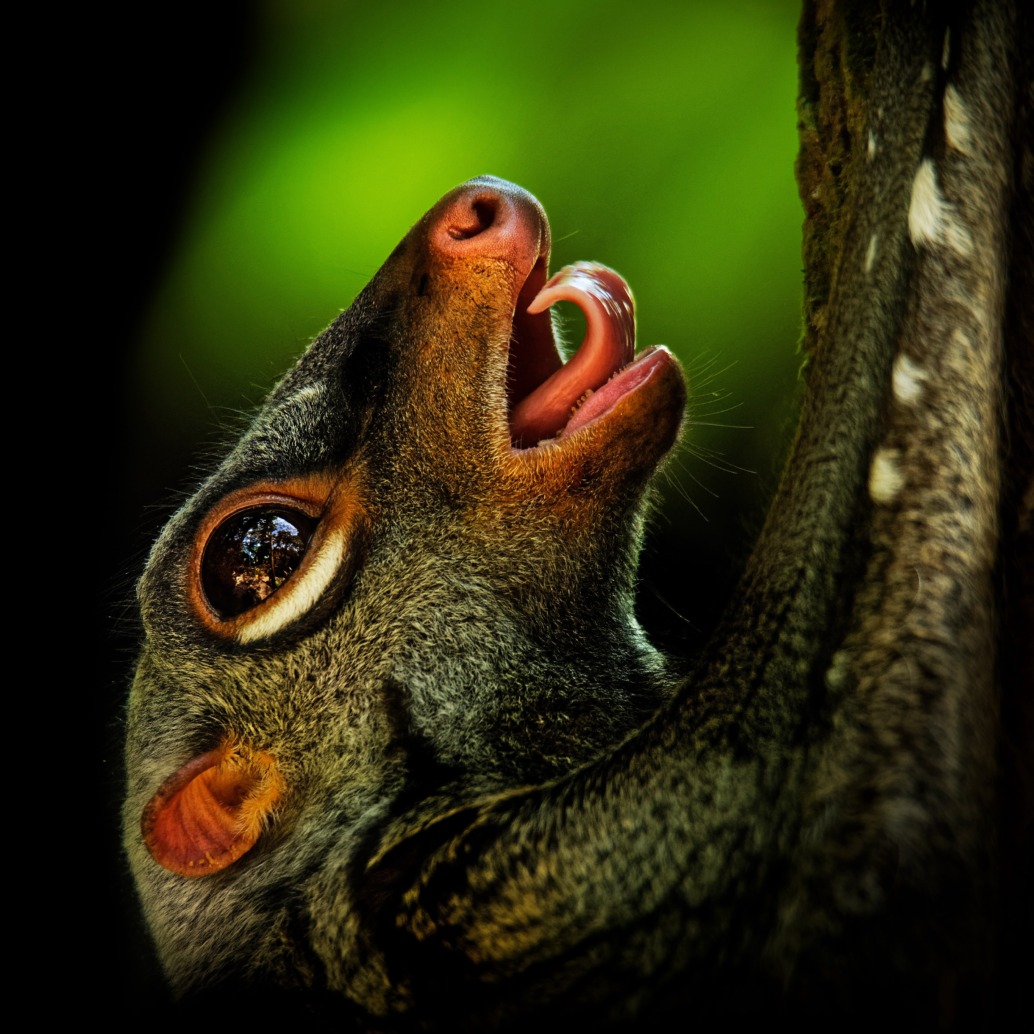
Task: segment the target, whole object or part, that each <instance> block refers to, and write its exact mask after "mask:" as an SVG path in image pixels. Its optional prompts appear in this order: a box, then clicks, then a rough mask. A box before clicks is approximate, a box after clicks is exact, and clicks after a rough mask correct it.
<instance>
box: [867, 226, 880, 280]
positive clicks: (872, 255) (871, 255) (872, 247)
mask: <svg viewBox="0 0 1034 1034" xmlns="http://www.w3.org/2000/svg"><path fill="white" fill-rule="evenodd" d="M878 237H879V234H876V233H874V234H873V235H872V236H871V237H870V238H869V247H868V248H866V249H865V272H866V273H869V272H871V271H872V264H873V262H875V261H876V241H877V238H878Z"/></svg>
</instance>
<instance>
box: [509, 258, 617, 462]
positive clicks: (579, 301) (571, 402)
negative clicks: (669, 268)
mask: <svg viewBox="0 0 1034 1034" xmlns="http://www.w3.org/2000/svg"><path fill="white" fill-rule="evenodd" d="M560 301H566V302H574V303H575V305H577V306H578V307H579V308H580V309H581V310H582V312H583V313H585V340H584V341H583V342H582V344H581V346H580V347H579V349H578V351H577V352H576V353H575V354H574V355H573V356H572V357H571V358H570V359H569V360H568V362H567V364H566V365H565V366H562V367H561V368H560V369H559V370H557V372H556V373H554V374H553V375H552V376H551V377H549V378H547V379H546V380H545V381H543V383H542V384H540V385H539V386H538V387H537V388H536V389H535V390H534V391H533V392H531V394H529V395H526V396H525V397H524V398H523V399H521V401H520V402H518V403H517V405H515V406H514V407H513V410H512V412H511V413H510V433H511V436H512V438H513V442H514V444H515V445H518V446H524V447H529V446H533V445H536V444H537V443H538V442H540V441H542V440H543V439H544V438H553V437H554V436H555V435H556V434H557V432H558V431H560V430H561V429H562V428H563V427H564V425H565V424H566V423H567V421H568V419H569V418H570V416H571V411H572V410H573V409H574V407H575V406H576V405H578V403H579V402H580V401H581V399H582V397H583V396H584V395H585V394H586V393H587V392H592V391H595V390H596V389H597V388H599V387H601V386H602V385H604V384H606V382H607V381H608V380H609V379H610V378H611V377H612V376H613V375H614V373H616V372H617V371H618V370H620V369H621V367H623V366H625V365H626V364H627V363H630V362H631V361H632V359H633V358H634V357H635V311H634V308H633V303H632V292H631V291H630V290H629V288H628V285H627V284H626V283H625V281H624V280H622V279H621V277H620V276H618V274H617V273H615V272H614V271H613V270H612V269H608V268H607V267H606V266H601V265H599V264H598V263H596V262H579V263H576V264H575V265H572V266H565V267H564V268H563V269H561V270H560V272H558V273H557V274H556V275H555V276H554V277H553V278H552V279H551V280H549V281H548V283H547V284H546V285H545V286H544V287H543V288H542V290H541V291H539V293H538V294H537V295H536V296H535V298H534V300H533V301H532V303H531V305H529V306H528V312H530V313H537V312H544V311H545V310H546V309H548V308H549V307H550V306H551V305H553V304H554V303H555V302H560Z"/></svg>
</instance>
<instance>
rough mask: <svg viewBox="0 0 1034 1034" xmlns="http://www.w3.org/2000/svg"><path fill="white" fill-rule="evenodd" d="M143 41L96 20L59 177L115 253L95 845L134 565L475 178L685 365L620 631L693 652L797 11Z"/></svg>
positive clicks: (768, 408)
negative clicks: (673, 433)
mask: <svg viewBox="0 0 1034 1034" xmlns="http://www.w3.org/2000/svg"><path fill="white" fill-rule="evenodd" d="M97 17H98V18H100V17H102V15H97ZM107 17H111V18H112V19H115V16H114V15H110V16H107ZM135 17H136V18H137V19H138V20H137V21H136V22H133V23H127V22H126V21H125V20H124V19H123V18H121V17H120V18H119V19H118V20H117V21H118V24H117V25H115V24H114V22H113V25H112V26H111V31H110V32H108V31H106V30H107V28H108V27H107V26H105V25H104V24H103V23H101V24H100V26H99V28H100V32H98V33H97V35H98V37H105V38H106V39H107V40H108V43H107V45H106V46H105V47H104V48H102V49H101V50H99V51H98V50H96V49H95V50H92V51H90V52H89V53H86V54H84V60H85V61H86V63H87V65H88V66H89V76H88V77H87V81H88V82H89V83H90V87H89V91H88V93H87V94H86V96H85V97H84V98H83V99H82V105H83V107H84V108H86V109H89V110H88V111H87V112H86V117H85V118H84V124H86V125H88V127H89V146H88V147H85V148H84V149H83V151H82V153H81V154H76V155H75V156H74V157H75V158H76V159H77V160H80V162H81V164H82V165H83V167H84V168H87V169H88V172H84V173H83V175H84V177H85V176H92V179H89V181H88V182H89V184H90V189H91V190H93V192H94V196H91V197H89V198H87V199H86V200H85V201H84V203H83V209H84V211H86V212H87V219H88V220H89V221H90V222H92V226H88V227H87V229H86V230H85V234H86V237H85V239H86V241H87V244H88V245H90V246H92V244H93V242H94V241H99V242H101V243H102V244H103V245H105V246H106V251H102V250H101V249H100V248H98V249H97V250H96V251H95V252H94V253H93V254H94V255H95V260H94V261H95V266H96V268H93V269H90V268H84V269H83V270H82V275H83V278H84V285H83V286H84V297H85V299H86V301H85V302H84V303H83V304H84V306H85V308H86V316H85V319H84V324H85V325H86V326H88V327H90V328H103V329H104V333H105V334H106V335H107V338H108V339H109V340H108V341H106V343H105V345H104V346H103V347H100V348H97V349H93V350H91V351H89V352H88V354H87V357H88V359H89V361H90V362H96V363H98V364H101V363H107V364H109V366H110V371H111V377H110V380H111V384H112V385H113V398H112V399H111V400H108V399H102V400H101V402H100V404H98V402H97V400H96V399H95V398H94V397H93V396H92V395H89V394H88V393H85V392H84V394H85V395H86V404H87V406H88V407H89V409H90V414H91V420H96V421H97V422H98V424H99V425H100V426H99V430H98V431H97V432H96V435H97V439H98V440H100V441H102V442H104V443H105V446H106V448H105V449H104V450H101V451H102V452H103V453H106V454H107V459H108V463H109V466H110V470H111V479H110V485H109V487H108V495H107V501H106V506H107V511H106V512H107V513H110V514H111V515H113V516H112V518H111V520H110V521H107V522H105V523H104V527H103V529H102V538H103V541H102V543H101V548H100V549H99V562H100V563H101V564H102V565H103V566H104V567H105V568H106V571H105V572H104V573H103V574H102V576H101V584H102V586H103V592H102V605H101V614H100V620H101V628H100V631H99V634H98V637H97V638H98V641H99V642H100V644H101V653H102V667H101V673H100V677H99V684H100V691H99V692H98V693H97V694H96V696H95V697H94V698H93V703H92V706H93V707H94V708H95V710H96V713H97V714H98V715H99V716H100V722H101V725H102V729H101V731H100V739H99V742H100V743H101V749H100V751H99V752H98V753H99V763H100V766H101V770H100V774H99V778H100V780H101V784H102V786H103V787H104V789H105V797H106V801H107V805H106V807H107V811H106V812H105V814H104V839H105V840H106V841H107V842H110V844H111V845H112V847H115V845H116V843H117V838H118V834H117V826H118V815H117V807H118V800H119V797H120V795H121V772H120V763H119V760H118V759H119V754H120V744H121V728H120V719H119V717H118V715H119V712H120V707H121V702H122V700H123V698H124V694H125V688H126V680H127V678H128V672H129V670H130V667H131V662H132V655H133V652H134V650H135V643H136V637H137V632H136V627H135V619H134V616H133V614H134V607H133V603H132V583H133V581H134V579H135V577H136V575H137V574H138V572H139V570H140V567H141V566H142V563H143V557H144V555H145V553H146V549H147V546H148V544H149V542H150V541H152V540H153V538H154V536H155V535H156V534H157V532H158V530H159V529H160V527H161V525H162V523H163V522H164V520H165V519H166V518H167V517H168V515H169V513H170V512H171V510H172V509H173V508H174V507H175V506H176V504H177V502H178V500H179V499H181V498H182V497H183V494H184V493H185V492H188V491H189V490H190V487H191V485H192V484H194V483H196V481H197V478H198V477H199V473H200V472H201V471H203V470H204V468H205V466H206V465H207V463H208V461H207V459H206V457H209V456H211V455H213V453H217V452H218V445H219V443H221V442H225V441H227V440H228V438H229V436H230V435H231V434H232V433H233V430H234V429H235V428H238V427H239V426H240V417H241V414H242V413H243V412H247V411H248V410H249V409H251V408H252V407H253V406H254V405H255V404H257V403H258V402H259V401H260V400H261V398H262V396H263V394H264V393H265V391H266V390H267V389H268V388H269V387H270V386H271V385H272V383H273V382H274V381H275V380H276V378H277V377H278V376H279V375H280V374H281V373H282V372H283V371H284V370H285V369H286V368H287V367H288V366H289V365H290V363H291V362H292V360H293V358H294V357H295V356H296V355H297V354H298V353H299V352H300V351H301V350H302V349H303V348H304V347H305V346H306V344H307V343H308V342H309V340H311V338H312V337H313V336H314V335H315V334H317V333H318V332H319V331H320V330H321V329H322V328H323V327H324V326H325V325H326V324H327V323H328V322H329V321H330V320H332V319H333V318H334V317H335V315H336V314H337V313H338V312H339V311H340V310H341V309H343V308H345V307H347V306H348V305H349V303H350V302H351V300H352V298H353V297H354V296H355V295H356V293H357V292H358V291H359V290H360V288H361V287H362V286H363V285H364V284H365V282H366V281H367V280H368V278H369V277H370V276H371V275H372V274H373V273H374V272H375V271H376V269H377V268H378V267H379V265H380V264H381V262H382V261H383V260H384V259H385V258H386V257H387V255H388V253H389V252H390V251H391V249H392V248H393V247H394V245H395V244H396V243H397V242H398V241H399V240H400V239H401V238H402V237H403V235H404V234H405V233H406V231H407V230H408V228H409V227H410V226H411V225H412V224H413V223H414V222H415V221H416V220H417V219H418V218H419V217H420V216H421V215H422V214H423V212H424V211H425V210H426V209H427V208H429V207H430V206H431V205H432V204H433V203H434V202H435V201H436V200H437V199H438V198H439V197H440V196H441V195H442V194H443V193H445V192H446V191H447V190H449V189H450V188H452V187H453V186H455V185H456V184H457V183H460V182H462V181H463V180H465V179H468V178H470V177H471V176H475V175H479V174H481V173H486V172H487V173H492V174H495V175H497V176H501V177H504V178H506V179H510V180H513V181H515V182H517V183H519V184H521V185H522V186H524V187H526V188H528V189H529V190H531V191H532V192H533V193H534V194H536V196H537V197H538V198H539V199H540V200H541V201H542V202H543V204H544V205H545V207H546V210H547V211H548V213H549V215H550V219H551V223H552V229H553V241H554V250H553V262H552V265H553V268H554V269H555V268H559V266H561V265H563V264H565V263H567V262H571V261H575V260H579V259H592V260H597V261H601V262H604V263H607V264H608V265H611V266H613V267H614V268H615V269H617V270H618V271H619V272H621V273H622V274H623V275H624V276H625V278H626V279H627V280H628V281H629V283H630V284H631V286H632V288H633V290H634V292H635V296H636V301H637V311H638V327H639V347H643V346H645V345H649V344H653V343H658V342H660V343H664V344H667V345H668V346H669V347H671V348H672V349H673V350H674V351H675V352H676V353H677V354H678V355H679V356H680V358H681V359H682V362H683V364H684V366H685V368H686V370H687V373H688V377H689V383H690V397H691V402H690V410H689V420H688V423H687V427H686V433H685V438H684V441H683V444H682V445H681V447H680V448H679V450H678V452H677V454H676V455H675V456H674V457H673V458H672V460H671V461H670V462H669V463H668V465H667V467H666V468H665V473H664V474H663V475H662V477H661V478H660V479H659V480H658V490H659V492H658V494H659V500H658V508H657V510H656V511H655V518H654V519H653V521H652V522H651V524H650V529H649V537H648V540H647V543H646V546H645V549H644V558H643V566H642V585H641V592H640V601H639V607H640V613H641V616H642V618H643V620H644V622H645V623H646V624H647V626H648V628H649V629H650V631H651V633H652V634H653V635H654V637H655V639H656V640H657V641H659V642H660V643H661V644H662V645H664V646H666V647H668V648H670V649H672V650H674V651H676V652H678V653H680V654H686V655H692V653H693V651H694V650H696V649H697V648H698V647H699V646H700V645H701V643H702V641H703V639H704V637H705V636H706V634H707V632H708V631H709V630H710V628H711V627H712V625H713V623H714V622H715V620H716V619H717V617H718V613H719V611H720V609H721V606H722V602H723V600H724V598H725V596H726V595H727V593H728V592H729V590H730V588H731V584H732V581H733V579H734V578H735V576H736V574H737V572H738V570H739V568H740V565H741V564H742V562H743V560H744V559H745V556H746V552H747V550H748V549H749V545H750V541H751V538H752V535H753V534H754V532H755V531H756V530H757V528H758V526H759V525H760V521H761V519H762V518H763V514H764V507H765V502H766V500H767V498H768V496H769V495H770V493H771V491H772V489H773V487H774V484H775V481H776V477H777V474H778V469H779V466H780V463H781V458H782V455H783V452H784V450H785V447H786V444H787V441H788V438H789V436H790V434H791V431H792V426H793V413H794V396H795V393H796V383H797V370H798V367H799V364H800V360H799V357H798V354H797V344H798V339H799V334H800V297H801V286H800V280H801V278H800V265H801V259H800V226H801V206H800V202H799V200H798V197H797V190H796V185H795V182H794V177H793V162H794V157H795V154H796V149H797V138H796V113H795V94H796V82H797V69H796V39H795V31H796V21H797V6H796V5H795V4H792V3H789V2H785V0H781V2H775V0H773V2H755V3H746V2H745V3H735V2H729V0H727V2H723V3H718V2H706V3H688V2H687V3H683V4H678V3H675V2H673V0H640V2H638V3H635V4H631V3H617V2H608V0H593V2H585V0H566V2H554V3H551V4H547V3H542V2H539V0H529V2H525V3H523V4H520V5H473V4H469V3H467V4H462V3H456V2H441V3H425V4H417V3H389V2H385V3H380V4H366V5H358V4H349V3H331V2H329V0H294V2H291V0H266V2H264V3H249V2H244V0H228V2H227V3H225V4H223V5H207V4H203V3H194V2H191V0H185V3H184V4H183V5H182V6H179V7H177V8H176V9H172V8H170V9H168V10H165V9H162V8H153V9H152V8H147V9H146V10H144V9H141V11H140V12H139V13H138V14H137V15H136V16H135ZM116 29H117V31H116ZM127 33H128V34H129V36H128V37H127V36H126V34H127ZM126 38H129V39H130V40H131V43H130V45H126V44H125V43H124V40H125V39H126ZM91 163H92V164H91ZM84 266H88V263H84ZM92 332H94V333H95V332H96V331H92ZM113 715H114V716H115V717H112V716H113ZM116 852H117V848H116ZM109 877H110V882H111V886H112V892H113V893H114V894H115V895H117V896H118V898H119V902H120V905H119V910H118V912H119V914H120V915H121V916H122V917H123V919H124V925H125V929H126V936H125V937H124V938H123V939H122V942H121V943H122V945H123V947H124V949H125V950H124V951H123V952H121V953H116V955H115V956H114V957H113V958H112V959H107V958H105V960H104V961H103V963H101V964H102V965H103V967H104V968H105V969H106V970H107V971H108V976H109V977H110V978H111V980H113V981H114V983H113V985H111V984H109V985H108V988H109V990H111V989H112V986H113V990H114V993H115V994H116V995H118V996H120V997H122V998H123V999H124V1000H132V999H139V998H144V999H147V998H149V997H151V996H153V995H157V994H159V993H160V992H158V991H157V987H158V982H157V977H156V972H155V969H154V966H153V963H152V962H150V961H149V960H148V948H147V942H146V937H145V935H144V934H143V933H142V931H141V929H140V927H139V924H138V920H137V918H136V914H135V905H134V903H133V900H132V892H131V890H130V888H129V886H128V882H127V879H126V874H125V872H124V871H123V864H122V862H121V859H119V861H118V862H117V864H115V865H114V866H113V867H111V869H110V870H109ZM108 900H110V899H109V898H105V897H104V895H99V896H97V901H98V902H99V907H100V908H101V911H102V916H101V918H100V919H99V920H98V921H99V922H102V923H103V922H110V919H109V918H108V909H107V901H108ZM104 986H105V985H104V984H103V983H102V984H99V985H98V987H101V988H103V987H104Z"/></svg>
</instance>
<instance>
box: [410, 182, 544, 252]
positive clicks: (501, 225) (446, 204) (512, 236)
mask: <svg viewBox="0 0 1034 1034" xmlns="http://www.w3.org/2000/svg"><path fill="white" fill-rule="evenodd" d="M428 221H429V226H428V241H429V244H430V246H431V250H432V251H433V252H435V253H436V254H437V256H438V257H440V258H442V259H445V260H448V259H450V258H454V259H462V258H478V257H484V258H495V259H503V260H504V261H507V262H510V263H511V264H512V265H514V266H517V267H518V268H520V267H525V268H530V267H531V266H532V265H534V263H535V262H536V260H537V259H538V258H540V257H548V255H549V222H548V220H547V219H546V213H545V211H544V210H543V208H542V205H540V204H539V203H538V201H537V200H536V199H535V198H534V197H533V196H532V195H531V194H529V193H528V192H527V191H526V190H524V189H523V188H522V187H518V186H515V185H514V184H513V183H507V182H506V180H501V179H496V177H495V176H479V177H478V178H477V179H473V180H468V181H467V182H466V183H464V184H462V185H460V186H458V187H457V188H456V189H455V190H452V191H450V192H449V193H448V194H446V195H445V197H443V198H442V199H441V201H439V202H438V204H437V205H435V206H434V208H433V209H431V211H430V212H429V213H428Z"/></svg>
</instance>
